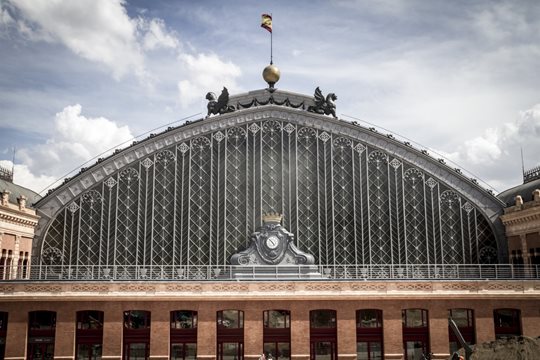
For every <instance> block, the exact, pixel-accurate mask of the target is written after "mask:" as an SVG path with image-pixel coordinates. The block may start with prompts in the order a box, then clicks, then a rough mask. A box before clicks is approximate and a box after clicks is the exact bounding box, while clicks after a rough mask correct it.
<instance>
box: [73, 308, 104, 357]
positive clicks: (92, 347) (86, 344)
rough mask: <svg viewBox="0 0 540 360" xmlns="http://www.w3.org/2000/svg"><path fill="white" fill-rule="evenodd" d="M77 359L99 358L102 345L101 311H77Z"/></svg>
mask: <svg viewBox="0 0 540 360" xmlns="http://www.w3.org/2000/svg"><path fill="white" fill-rule="evenodd" d="M75 342H76V351H77V354H76V358H77V360H85V359H88V360H99V359H101V352H102V347H103V312H102V311H96V310H87V311H78V312H77V330H76V341H75Z"/></svg>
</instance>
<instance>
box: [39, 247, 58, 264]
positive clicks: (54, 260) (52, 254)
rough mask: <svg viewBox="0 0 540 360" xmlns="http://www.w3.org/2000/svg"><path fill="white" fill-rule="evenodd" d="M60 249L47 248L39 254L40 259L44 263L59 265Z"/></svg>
mask: <svg viewBox="0 0 540 360" xmlns="http://www.w3.org/2000/svg"><path fill="white" fill-rule="evenodd" d="M62 259H63V255H62V251H61V250H60V249H58V248H55V247H50V248H47V249H45V250H44V251H43V253H42V254H41V260H42V261H43V263H44V264H45V265H60V264H62Z"/></svg>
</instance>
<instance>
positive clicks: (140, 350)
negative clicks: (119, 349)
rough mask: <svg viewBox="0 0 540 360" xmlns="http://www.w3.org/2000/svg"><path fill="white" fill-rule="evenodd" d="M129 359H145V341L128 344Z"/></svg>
mask: <svg viewBox="0 0 540 360" xmlns="http://www.w3.org/2000/svg"><path fill="white" fill-rule="evenodd" d="M128 359H129V360H145V359H146V343H133V344H129V358H128Z"/></svg>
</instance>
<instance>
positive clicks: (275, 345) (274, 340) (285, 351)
mask: <svg viewBox="0 0 540 360" xmlns="http://www.w3.org/2000/svg"><path fill="white" fill-rule="evenodd" d="M263 324H264V330H263V339H264V349H263V352H264V354H265V356H266V358H267V359H279V360H289V359H290V357H291V313H290V311H288V310H267V311H265V312H263Z"/></svg>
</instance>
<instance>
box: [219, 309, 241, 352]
mask: <svg viewBox="0 0 540 360" xmlns="http://www.w3.org/2000/svg"><path fill="white" fill-rule="evenodd" d="M216 326H217V347H218V360H243V359H244V312H243V311H240V310H221V311H218V312H217V321H216Z"/></svg>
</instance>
